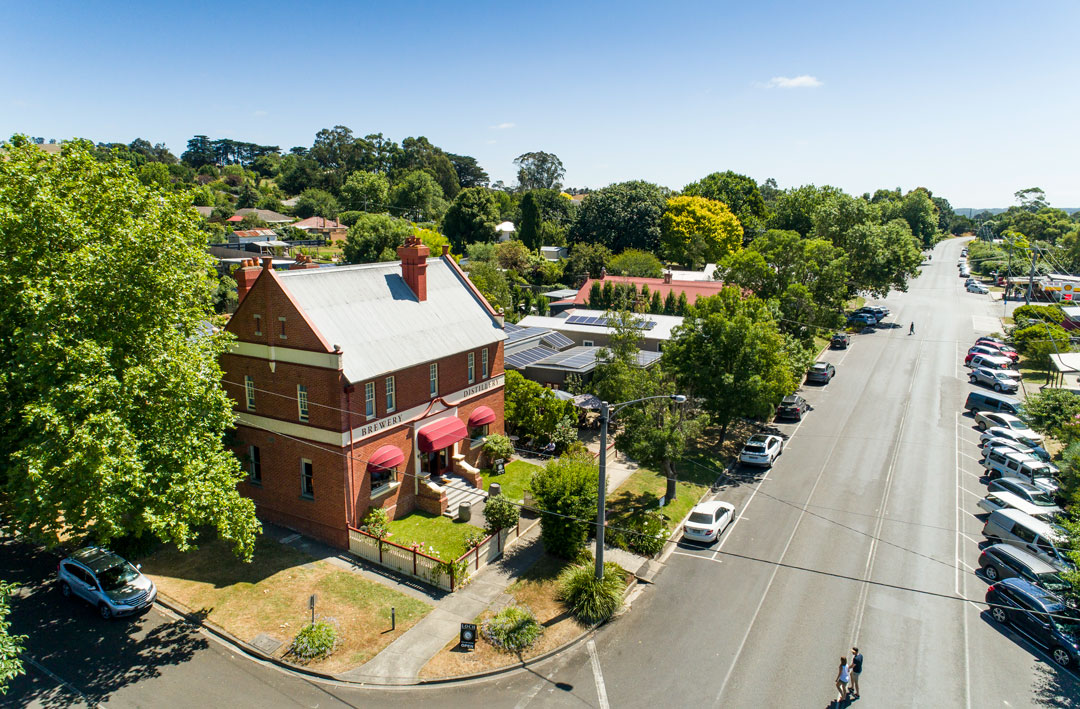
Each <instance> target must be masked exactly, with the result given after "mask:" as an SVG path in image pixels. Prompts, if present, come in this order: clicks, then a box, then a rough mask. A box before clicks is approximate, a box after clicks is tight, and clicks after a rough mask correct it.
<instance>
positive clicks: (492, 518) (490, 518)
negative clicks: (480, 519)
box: [484, 495, 520, 534]
mask: <svg viewBox="0 0 1080 709" xmlns="http://www.w3.org/2000/svg"><path fill="white" fill-rule="evenodd" d="M519 516H520V512H519V510H518V506H517V505H515V504H514V503H512V502H511V501H510V500H509V499H508V498H507V497H506V496H505V495H490V496H488V498H487V500H485V501H484V520H485V521H486V523H487V525H486V527H485V529H487V533H488V534H495V532H498V531H499V530H500V529H510V528H511V527H514V526H517V523H518V517H519Z"/></svg>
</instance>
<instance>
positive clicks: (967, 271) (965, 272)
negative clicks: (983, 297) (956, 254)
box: [960, 266, 971, 278]
mask: <svg viewBox="0 0 1080 709" xmlns="http://www.w3.org/2000/svg"><path fill="white" fill-rule="evenodd" d="M970 275H971V270H970V269H969V268H968V267H967V266H964V267H963V268H961V269H960V277H961V278H967V277H968V276H970Z"/></svg>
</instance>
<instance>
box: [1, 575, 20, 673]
mask: <svg viewBox="0 0 1080 709" xmlns="http://www.w3.org/2000/svg"><path fill="white" fill-rule="evenodd" d="M14 590H15V584H10V583H3V582H0V694H5V693H6V692H7V688H8V685H9V684H10V683H11V680H13V679H15V678H16V677H18V676H19V675H21V674H23V673H25V672H26V670H25V669H24V668H23V664H22V660H21V659H20V658H19V655H21V654H22V651H23V644H24V643H25V642H26V636H25V635H12V634H11V621H10V620H8V615H10V614H11V604H10V602H9V601H8V598H9V596H11V593H12V591H14Z"/></svg>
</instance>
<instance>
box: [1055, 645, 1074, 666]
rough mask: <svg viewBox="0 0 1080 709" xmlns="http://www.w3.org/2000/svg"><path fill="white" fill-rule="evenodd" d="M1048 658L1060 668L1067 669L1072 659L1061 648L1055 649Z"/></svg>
mask: <svg viewBox="0 0 1080 709" xmlns="http://www.w3.org/2000/svg"><path fill="white" fill-rule="evenodd" d="M1050 656H1051V657H1053V658H1054V662H1056V663H1058V664H1059V665H1061V666H1062V667H1069V666H1070V665H1071V664H1072V657H1071V656H1070V655H1069V653H1068V652H1067V651H1066V650H1065V648H1063V647H1055V648H1054V649H1053V651H1052V652H1051V653H1050Z"/></svg>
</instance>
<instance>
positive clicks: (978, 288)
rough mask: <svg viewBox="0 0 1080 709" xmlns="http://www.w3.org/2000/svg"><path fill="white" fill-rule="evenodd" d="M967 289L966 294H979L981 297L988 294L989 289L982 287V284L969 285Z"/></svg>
mask: <svg viewBox="0 0 1080 709" xmlns="http://www.w3.org/2000/svg"><path fill="white" fill-rule="evenodd" d="M967 289H968V293H981V294H983V295H986V294H987V293H989V292H990V289H989V288H987V287H986V286H984V285H983V284H982V283H969V284H968V287H967Z"/></svg>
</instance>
